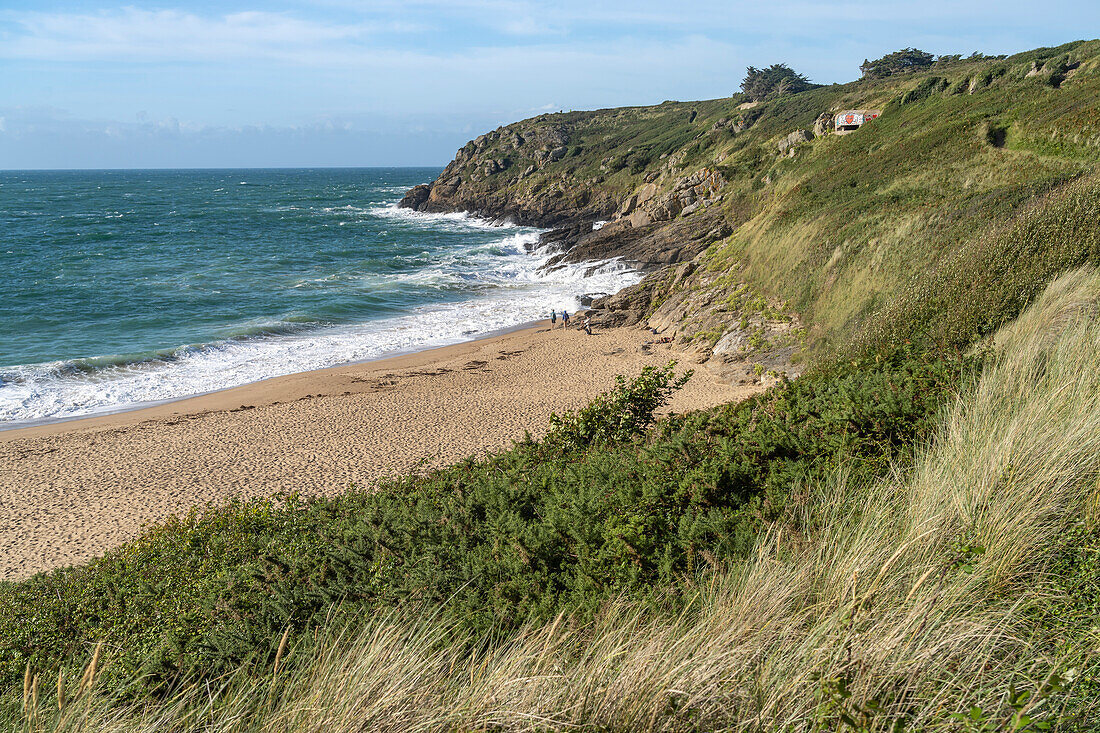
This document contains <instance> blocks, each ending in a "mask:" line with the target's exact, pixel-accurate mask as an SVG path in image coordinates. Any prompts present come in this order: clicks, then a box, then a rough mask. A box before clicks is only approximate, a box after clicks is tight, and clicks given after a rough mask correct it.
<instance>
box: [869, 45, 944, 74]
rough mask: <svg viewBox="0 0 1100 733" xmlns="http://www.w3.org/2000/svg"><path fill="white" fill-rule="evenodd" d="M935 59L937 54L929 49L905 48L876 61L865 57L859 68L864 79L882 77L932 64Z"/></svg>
mask: <svg viewBox="0 0 1100 733" xmlns="http://www.w3.org/2000/svg"><path fill="white" fill-rule="evenodd" d="M934 60H935V56H933V55H932V54H930V53H928V52H927V51H921V50H920V49H919V48H903V49H901V50H900V51H894V52H893V53H888V54H886V55H885V56H883V57H882V58H880V59H875V60H874V61H868V60H867V59H864V60H863V63H862V64H860V66H859V70H860V71H862V72H863V78H864V79H882V78H884V77H887V76H890V75H891V74H897V73H899V72H903V71H913V70H914V69H922V68H924V67H926V66H931V65H932V62H933V61H934Z"/></svg>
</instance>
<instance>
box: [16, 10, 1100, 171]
mask: <svg viewBox="0 0 1100 733" xmlns="http://www.w3.org/2000/svg"><path fill="white" fill-rule="evenodd" d="M1098 29H1100V2H1097V1H1096V0H1073V1H1070V0H1047V1H1045V2H1035V1H1034V0H1027V1H1026V2H1017V1H1016V0H991V1H988V2H987V1H986V0H976V1H973V2H969V1H967V0H920V1H919V2H915V1H911V0H910V1H907V2H896V1H895V0H879V1H878V2H866V1H864V0H851V1H850V2H828V1H827V0H812V1H795V0H755V1H753V2H742V1H741V0H727V1H726V2H719V1H716V0H699V1H698V2H693V1H692V0H664V1H663V2H654V1H652V0H612V1H609V2H600V0H562V1H561V2H535V1H534V0H374V1H363V2H357V1H355V0H266V2H239V1H237V0H223V1H222V2H207V1H204V0H196V1H194V2H187V3H181V2H175V3H173V2H171V1H168V2H165V3H158V4H151V3H143V2H131V3H129V4H113V3H109V2H102V1H96V0H71V1H70V2H56V1H55V0H0V169H23V168H186V167H196V168H204V167H230V168H233V167H299V166H301V167H309V166H389V165H409V166H413V165H425V166H442V165H444V164H445V163H446V162H447V161H448V160H450V159H451V157H452V156H453V155H454V152H455V150H457V149H458V148H459V147H461V146H462V145H463V144H464V143H465V142H466V141H467V140H469V139H471V138H473V137H476V136H477V135H479V134H480V133H482V132H484V131H486V130H491V129H493V128H495V127H497V126H498V125H501V124H507V123H509V122H514V121H516V120H519V119H523V118H525V117H530V116H533V115H537V114H541V113H543V112H547V111H557V110H570V109H595V108H601V107H616V106H622V105H640V104H657V103H660V102H662V101H664V100H666V99H677V100H693V99H711V98H716V97H724V96H728V95H730V94H732V93H733V92H735V91H737V89H738V87H739V85H740V81H741V78H742V77H743V76H744V71H745V67H746V66H748V65H753V66H766V65H768V64H772V63H778V62H783V63H787V64H789V65H791V66H792V67H794V68H795V69H796V70H798V71H800V72H802V73H804V74H806V75H807V76H809V77H810V78H811V79H812V80H813V81H815V82H818V83H833V82H845V81H851V80H853V79H855V78H857V77H858V76H859V69H858V67H859V64H860V63H861V62H862V61H863V60H864V59H865V58H872V59H873V58H876V57H878V56H882V55H883V54H885V53H888V52H890V51H894V50H897V49H899V48H904V47H909V46H915V47H917V48H921V49H923V50H926V51H929V52H932V53H935V54H946V53H962V54H970V53H971V52H973V51H981V52H983V53H987V54H1000V53H1014V52H1017V51H1023V50H1027V49H1031V48H1035V47H1038V46H1051V45H1058V44H1061V43H1065V42H1067V41H1071V40H1077V39H1079V38H1082V37H1096V36H1097V35H1100V33H1098Z"/></svg>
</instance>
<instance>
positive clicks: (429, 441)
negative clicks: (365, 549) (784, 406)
mask: <svg viewBox="0 0 1100 733" xmlns="http://www.w3.org/2000/svg"><path fill="white" fill-rule="evenodd" d="M548 325H549V324H540V325H539V326H536V327H532V328H526V329H523V330H520V331H515V332H512V333H508V334H505V335H501V336H495V337H492V338H487V339H482V340H478V341H473V342H469V343H464V344H459V345H455V346H449V347H445V348H441V349H433V350H430V351H423V352H419V353H416V354H412V355H407V356H401V357H395V358H391V359H385V360H381V361H374V362H368V363H365V364H357V365H349V366H342V367H336V368H332V369H325V370H320V371H314V372H306V373H303V374H295V375H291V376H287V377H280V378H277V379H271V380H267V381H264V382H258V383H256V384H251V385H246V386H243V387H238V388H234V389H230V390H225V391H222V392H216V393H213V394H209V395H203V396H200V397H194V398H190V399H186V400H181V401H177V402H172V403H168V404H164V405H160V406H156V407H151V408H146V409H142V410H135V411H131V412H124V413H119V414H115V415H108V416H103V417H93V418H87V419H82V420H75V421H69V422H61V423H53V424H48V425H42V426H37V427H31V428H24V429H19V430H9V431H4V432H0V547H2V548H3V551H2V553H0V579H7V580H15V579H19V578H24V577H27V576H29V575H32V574H33V573H35V572H38V571H41V570H48V569H51V568H56V567H61V566H65V565H71V564H76V563H80V562H84V561H86V560H88V559H91V558H93V557H95V556H97V555H100V554H102V553H103V552H105V551H106V550H108V549H110V548H112V547H115V546H117V545H119V544H120V543H123V542H126V541H127V540H129V539H132V538H134V537H135V536H136V535H137V534H138V533H139V532H140V530H141V528H142V526H143V525H145V524H147V523H151V522H157V521H159V520H162V519H164V518H165V517H167V516H169V515H170V514H173V513H181V512H186V511H187V510H188V509H190V508H191V507H192V506H195V505H196V504H203V503H206V502H211V501H214V502H216V501H222V500H225V499H229V498H231V497H255V496H264V495H270V494H273V493H276V492H279V491H288V490H291V491H299V492H302V493H306V494H333V493H337V492H340V491H343V490H345V489H347V487H348V486H349V485H351V484H357V485H360V486H366V485H370V484H371V483H372V482H375V481H377V480H378V479H379V478H382V477H384V476H387V475H394V474H397V473H400V472H405V471H408V470H414V469H417V468H418V467H423V468H430V467H435V466H441V465H446V464H448V463H451V462H454V461H456V460H458V459H461V458H463V457H466V456H468V455H471V454H477V453H483V452H486V451H494V450H498V449H501V448H505V447H507V446H509V445H510V444H511V442H512V441H513V440H515V439H518V438H521V437H522V436H523V434H524V431H530V432H531V433H532V434H539V433H541V432H542V431H543V430H545V427H546V421H547V418H548V416H549V414H550V413H551V412H552V411H561V410H565V409H575V408H577V407H580V406H582V405H583V404H585V403H586V402H587V401H588V400H590V399H591V398H592V397H594V396H595V395H597V394H598V393H600V392H602V391H605V390H607V389H609V388H610V387H611V386H612V385H613V383H614V377H615V375H616V374H624V375H634V374H637V373H638V371H639V370H640V369H641V368H642V367H643V366H644V365H647V364H652V365H663V364H665V363H667V362H668V360H669V359H670V358H674V357H675V356H676V354H675V353H674V352H673V351H671V350H670V348H669V346H668V345H663V344H662V345H658V344H652V343H651V342H652V341H653V339H654V337H653V336H652V334H650V333H649V332H648V331H643V330H639V329H614V330H609V331H602V332H596V333H595V334H594V335H592V336H587V335H585V334H584V333H583V332H580V331H576V330H569V331H564V330H561V329H560V328H559V329H557V330H553V331H551V330H549V328H548ZM647 342H650V343H651V345H649V346H644V345H645V344H647ZM684 366H685V367H686V366H687V365H684ZM754 389H755V388H751V387H750V388H746V387H732V386H729V385H725V384H722V383H720V382H718V381H717V380H716V379H715V378H714V377H713V376H712V375H710V374H709V373H707V372H706V371H705V370H702V369H697V370H696V374H695V376H694V377H693V378H692V380H691V381H690V382H689V383H688V385H687V386H686V387H685V388H684V389H683V390H682V391H681V392H679V393H678V394H677V395H676V396H675V398H674V400H673V402H672V404H671V405H670V406H669V409H671V410H674V411H686V410H692V409H698V408H702V407H707V406H711V405H715V404H719V403H722V402H728V401H731V400H737V399H741V398H743V397H745V396H747V395H748V394H751V392H752V391H754Z"/></svg>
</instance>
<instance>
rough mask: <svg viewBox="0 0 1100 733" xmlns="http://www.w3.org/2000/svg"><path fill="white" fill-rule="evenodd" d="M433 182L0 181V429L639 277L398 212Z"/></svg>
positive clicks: (575, 299)
mask: <svg viewBox="0 0 1100 733" xmlns="http://www.w3.org/2000/svg"><path fill="white" fill-rule="evenodd" d="M438 172H439V170H438V169H427V168H356V169H302V170H155V171H154V170H148V171H6V172H2V171H0V232H2V241H0V273H2V277H0V428H10V427H17V426H20V425H25V424H33V423H38V422H44V421H50V420H56V419H61V418H71V417H77V416H83V415H93V414H99V413H106V412H113V411H118V410H123V409H130V408H134V407H140V406H145V405H149V404H155V403H158V402H163V401H166V400H172V399H178V398H181V397H187V396H191V395H196V394H202V393H205V392H211V391H214V390H218V389H224V388H227V387H234V386H238V385H241V384H246V383H250V382H255V381H259V380H261V379H266V378H268V377H274V376H279V375H284V374H291V373H295V372H302V371H308V370H311V369H319V368H324V367H329V366H335V365H338V364H345V363H350V362H357V361H366V360H369V359H375V358H380V357H383V356H386V355H391V354H396V353H402V352H409V351H416V350H420V349H425V348H430V347H434V346H442V345H446V344H451V343H457V342H459V341H463V340H468V339H471V338H476V337H478V336H481V335H485V334H488V333H491V332H494V331H499V330H502V329H506V328H509V327H511V326H516V325H520V324H523V323H529V322H531V321H535V320H538V319H541V318H545V317H548V316H549V313H550V310H551V309H557V310H559V311H560V310H561V309H563V308H567V309H570V310H574V309H576V308H577V307H578V305H579V304H580V301H579V298H580V296H582V295H585V294H591V293H611V292H615V291H617V290H619V289H620V288H622V287H625V286H627V285H629V284H631V283H634V282H637V281H638V280H639V279H640V275H639V274H638V273H637V272H635V271H633V270H631V269H630V268H629V267H627V266H626V265H624V264H623V263H620V262H616V261H609V262H603V263H587V264H584V265H570V266H565V267H559V268H554V269H550V268H547V267H544V265H546V263H547V260H548V259H549V258H550V257H551V256H552V255H553V254H554V252H553V251H550V250H552V247H549V248H543V249H533V247H534V245H535V243H536V242H537V240H538V237H539V234H540V232H539V230H536V229H531V228H527V227H520V226H515V225H514V224H512V223H509V222H488V221H483V220H478V219H476V218H472V217H470V216H468V215H465V214H434V215H433V214H419V213H415V212H410V211H408V210H403V209H398V208H397V206H396V203H397V201H399V200H400V198H401V196H402V195H403V194H404V192H405V191H406V190H407V189H409V188H410V187H412V186H413V185H415V184H418V183H425V182H428V181H430V180H432V179H433V178H434V177H435V176H436V175H437V174H438Z"/></svg>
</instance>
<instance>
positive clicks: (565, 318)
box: [561, 310, 569, 328]
mask: <svg viewBox="0 0 1100 733" xmlns="http://www.w3.org/2000/svg"><path fill="white" fill-rule="evenodd" d="M561 327H562V328H569V311H567V310H563V311H562V312H561Z"/></svg>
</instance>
